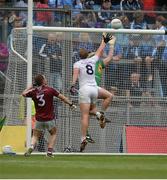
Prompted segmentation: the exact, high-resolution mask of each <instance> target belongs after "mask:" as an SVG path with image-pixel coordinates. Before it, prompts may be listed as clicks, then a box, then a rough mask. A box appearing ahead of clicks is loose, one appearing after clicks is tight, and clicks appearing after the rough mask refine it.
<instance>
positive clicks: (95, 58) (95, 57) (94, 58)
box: [90, 55, 100, 63]
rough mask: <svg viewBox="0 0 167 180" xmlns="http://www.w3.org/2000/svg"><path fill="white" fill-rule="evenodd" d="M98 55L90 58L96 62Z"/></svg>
mask: <svg viewBox="0 0 167 180" xmlns="http://www.w3.org/2000/svg"><path fill="white" fill-rule="evenodd" d="M99 58H100V57H99V56H97V55H95V56H92V57H91V58H90V59H91V60H92V61H93V62H95V63H96V62H97V61H98V60H99Z"/></svg>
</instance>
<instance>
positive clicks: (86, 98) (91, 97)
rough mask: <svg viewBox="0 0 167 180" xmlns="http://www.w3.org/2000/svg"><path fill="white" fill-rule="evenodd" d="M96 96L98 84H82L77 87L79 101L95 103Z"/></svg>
mask: <svg viewBox="0 0 167 180" xmlns="http://www.w3.org/2000/svg"><path fill="white" fill-rule="evenodd" d="M97 98H98V86H83V87H81V88H80V89H79V103H89V104H95V103H96V101H97Z"/></svg>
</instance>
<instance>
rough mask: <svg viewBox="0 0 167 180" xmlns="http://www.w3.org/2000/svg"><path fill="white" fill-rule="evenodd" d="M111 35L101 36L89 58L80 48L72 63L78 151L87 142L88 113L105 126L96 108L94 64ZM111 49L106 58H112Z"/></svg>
mask: <svg viewBox="0 0 167 180" xmlns="http://www.w3.org/2000/svg"><path fill="white" fill-rule="evenodd" d="M112 38H113V37H112V36H111V35H110V34H107V35H106V36H103V39H102V41H101V44H100V46H99V48H98V50H97V51H96V53H95V55H94V56H93V57H91V58H89V57H88V55H89V54H88V51H87V50H86V49H80V51H79V55H80V58H81V59H80V60H79V61H78V62H76V63H75V64H74V69H73V81H72V86H71V92H72V93H73V92H75V84H76V81H77V80H78V79H79V104H80V110H81V133H82V137H81V146H80V152H82V151H83V150H84V149H85V146H86V145H87V143H88V140H87V139H86V132H87V129H88V126H89V115H90V113H91V114H94V115H96V117H97V119H98V120H99V123H100V126H101V128H104V127H105V123H106V122H105V121H106V120H105V116H104V113H103V112H99V111H97V110H96V104H95V103H96V100H97V97H98V89H99V87H98V86H97V83H96V80H95V64H96V63H97V61H98V60H99V58H100V57H101V55H102V52H103V50H104V48H105V45H106V43H108V42H109V41H110V40H111V39H112ZM112 54H113V51H110V52H109V54H108V56H107V58H106V59H111V58H112Z"/></svg>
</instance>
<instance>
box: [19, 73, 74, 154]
mask: <svg viewBox="0 0 167 180" xmlns="http://www.w3.org/2000/svg"><path fill="white" fill-rule="evenodd" d="M34 81H35V82H34V86H31V87H29V88H27V89H25V90H24V91H23V93H22V96H24V97H30V98H32V100H33V101H34V104H35V110H36V114H35V118H36V123H35V128H34V129H33V136H32V139H31V147H30V148H29V149H28V150H27V151H26V152H25V154H24V155H25V156H29V155H30V154H31V153H32V152H33V150H34V149H35V146H36V144H37V141H38V140H39V137H40V135H41V133H42V132H43V130H45V129H46V130H48V132H49V134H50V137H49V140H48V150H47V156H48V157H53V148H54V145H55V141H56V132H57V128H56V121H55V114H54V106H53V98H54V96H55V97H57V98H59V99H60V100H61V101H63V102H64V103H66V104H68V105H69V106H70V108H71V109H75V108H76V106H75V105H74V104H73V103H72V102H71V101H70V100H69V99H68V98H67V97H65V96H64V95H63V94H61V93H59V92H58V91H57V90H56V89H53V88H51V87H49V86H47V80H46V78H45V76H44V75H42V74H38V75H37V76H36V77H35V78H34Z"/></svg>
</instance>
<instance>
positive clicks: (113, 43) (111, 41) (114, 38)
mask: <svg viewBox="0 0 167 180" xmlns="http://www.w3.org/2000/svg"><path fill="white" fill-rule="evenodd" d="M115 41H116V37H115V36H112V38H111V39H110V40H109V42H108V43H109V44H110V47H111V46H112V47H113V46H114V45H115Z"/></svg>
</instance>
